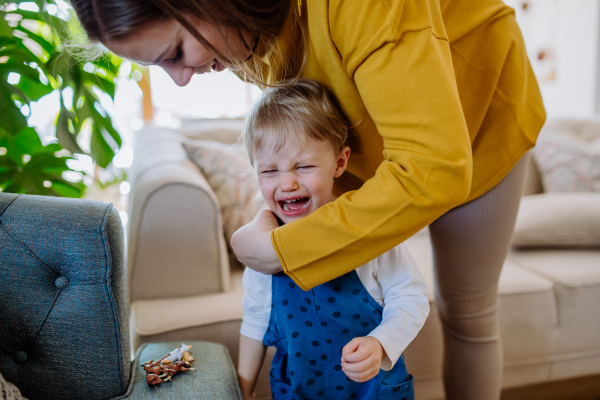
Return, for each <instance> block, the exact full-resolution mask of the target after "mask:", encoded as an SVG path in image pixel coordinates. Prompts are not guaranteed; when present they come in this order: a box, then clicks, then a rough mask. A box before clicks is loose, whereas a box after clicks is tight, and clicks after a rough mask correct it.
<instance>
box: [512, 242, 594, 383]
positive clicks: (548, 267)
mask: <svg viewBox="0 0 600 400" xmlns="http://www.w3.org/2000/svg"><path fill="white" fill-rule="evenodd" d="M510 259H511V260H512V261H514V262H515V263H517V264H518V265H519V266H520V267H521V268H524V269H526V270H528V271H530V272H532V273H534V274H536V275H538V276H540V277H543V278H545V279H548V280H550V281H552V282H553V285H554V295H555V296H556V305H557V310H556V312H557V316H558V321H557V330H556V338H555V340H556V348H555V354H556V355H565V354H575V353H581V354H582V355H583V354H584V353H585V352H592V353H593V354H595V355H598V356H600V335H599V334H598V332H600V307H598V305H599V304H600V250H561V249H555V250H539V251H535V250H528V251H512V252H511V254H510ZM596 372H600V365H598V366H597V368H596Z"/></svg>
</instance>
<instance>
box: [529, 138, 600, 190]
mask: <svg viewBox="0 0 600 400" xmlns="http://www.w3.org/2000/svg"><path fill="white" fill-rule="evenodd" d="M534 153H535V156H536V160H537V162H538V165H539V167H540V172H541V175H542V181H543V182H544V190H545V191H546V192H600V130H599V131H598V134H597V137H596V138H591V137H587V138H585V139H584V138H582V137H581V136H577V135H575V134H570V133H569V132H568V131H566V130H558V129H552V127H550V128H548V129H544V130H542V132H541V133H540V136H539V138H538V142H537V145H536V147H535V148H534Z"/></svg>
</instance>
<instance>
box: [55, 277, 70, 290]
mask: <svg viewBox="0 0 600 400" xmlns="http://www.w3.org/2000/svg"><path fill="white" fill-rule="evenodd" d="M54 284H55V285H56V287H57V288H59V289H64V288H66V287H67V286H69V280H68V279H67V278H65V277H64V276H59V277H58V278H56V280H55V281H54Z"/></svg>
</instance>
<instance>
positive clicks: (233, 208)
mask: <svg viewBox="0 0 600 400" xmlns="http://www.w3.org/2000/svg"><path fill="white" fill-rule="evenodd" d="M182 145H183V148H184V149H185V151H186V152H187V154H188V156H189V158H190V160H192V161H193V162H194V163H195V164H196V165H198V167H199V168H200V171H201V172H202V174H203V175H204V176H205V177H206V180H207V181H208V184H209V185H210V187H211V188H212V189H213V191H214V192H215V194H216V196H217V199H218V200H219V204H220V206H221V216H222V219H223V230H224V233H225V239H226V240H227V246H229V248H230V250H231V247H230V242H231V236H232V235H233V233H234V232H235V231H237V230H238V229H239V228H240V227H242V226H243V225H246V224H247V223H249V222H250V221H252V220H253V219H254V217H255V216H256V214H257V213H258V211H259V210H261V209H262V208H266V207H267V204H266V203H265V201H264V199H263V198H262V197H261V196H260V192H259V191H258V182H257V181H256V177H255V174H254V169H253V168H252V165H250V161H249V160H248V156H247V155H246V151H245V149H244V147H243V146H242V145H239V144H236V145H228V144H223V143H218V142H214V141H209V140H196V141H187V142H184V143H182Z"/></svg>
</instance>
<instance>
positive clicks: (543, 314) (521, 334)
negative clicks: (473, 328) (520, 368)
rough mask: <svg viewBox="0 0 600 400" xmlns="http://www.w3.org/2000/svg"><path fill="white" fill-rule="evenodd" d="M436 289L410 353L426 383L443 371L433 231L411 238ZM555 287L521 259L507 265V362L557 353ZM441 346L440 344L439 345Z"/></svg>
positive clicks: (502, 284) (503, 291) (503, 310)
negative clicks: (554, 335)
mask: <svg viewBox="0 0 600 400" xmlns="http://www.w3.org/2000/svg"><path fill="white" fill-rule="evenodd" d="M405 244H406V246H407V247H408V249H409V251H410V252H411V255H412V256H413V258H414V259H415V262H416V263H417V265H418V266H419V269H420V271H421V273H422V274H423V276H424V278H425V280H426V281H427V284H428V286H429V288H430V293H431V295H430V302H431V303H432V309H431V313H430V314H429V317H428V318H427V321H426V323H425V326H424V327H423V329H422V330H421V332H420V333H419V335H418V336H417V338H416V339H415V341H413V343H411V344H410V345H409V347H408V349H407V351H406V359H407V364H408V366H409V367H410V370H411V373H413V374H414V375H415V377H416V380H417V386H421V383H420V382H422V381H423V380H425V381H427V379H430V378H428V377H436V379H437V378H439V376H440V375H441V362H442V360H441V355H442V354H443V349H442V347H441V346H442V336H441V324H440V322H439V320H438V313H437V310H436V309H435V304H434V296H433V294H434V293H435V291H434V288H433V281H434V271H433V261H432V256H431V254H432V253H431V241H430V239H429V234H428V231H427V229H425V230H423V231H421V232H419V233H417V234H416V235H414V236H413V237H411V238H410V239H408V240H407V241H406V242H405ZM553 288H554V285H553V283H552V281H550V280H549V279H547V278H545V277H542V276H539V275H538V274H534V273H532V272H531V271H528V270H526V269H523V268H521V266H520V265H518V264H517V263H515V262H512V261H507V262H506V263H505V264H504V267H503V269H502V272H501V275H500V281H499V288H498V291H499V298H500V309H499V313H500V319H501V327H502V336H503V337H506V340H505V341H504V343H505V346H504V352H505V362H506V363H507V364H508V365H510V364H515V363H522V362H524V361H527V360H539V359H540V358H544V357H548V356H551V355H552V354H553V351H554V342H553V335H552V334H551V333H550V332H552V330H554V329H555V327H556V324H557V320H556V315H557V313H556V304H555V298H554V292H553ZM433 344H435V345H433Z"/></svg>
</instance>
